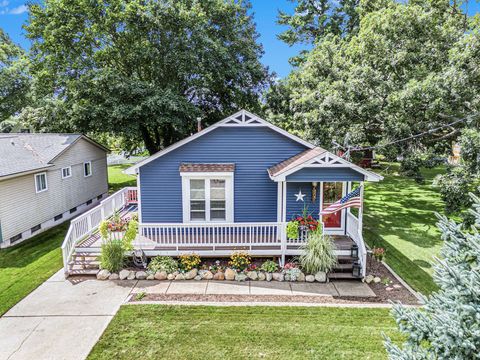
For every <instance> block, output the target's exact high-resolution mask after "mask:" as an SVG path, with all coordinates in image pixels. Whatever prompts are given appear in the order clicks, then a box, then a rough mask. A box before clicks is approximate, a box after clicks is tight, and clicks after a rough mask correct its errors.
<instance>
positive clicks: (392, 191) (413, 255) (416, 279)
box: [363, 164, 444, 294]
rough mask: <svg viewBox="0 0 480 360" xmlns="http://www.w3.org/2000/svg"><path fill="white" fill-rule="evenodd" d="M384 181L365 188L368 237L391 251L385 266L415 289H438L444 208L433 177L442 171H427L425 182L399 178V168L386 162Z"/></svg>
mask: <svg viewBox="0 0 480 360" xmlns="http://www.w3.org/2000/svg"><path fill="white" fill-rule="evenodd" d="M383 165H384V168H386V171H385V169H384V170H383V171H382V172H381V173H382V175H383V176H385V179H384V180H383V181H381V182H379V183H370V184H368V185H367V187H366V189H365V213H364V230H363V234H364V238H365V241H366V242H367V243H368V244H369V245H370V246H379V247H384V248H385V249H386V250H387V257H386V262H387V263H388V264H389V265H390V266H391V267H392V268H393V269H394V270H395V271H396V272H397V273H398V274H399V275H400V276H401V277H402V278H403V279H404V280H405V281H406V282H407V283H408V284H409V285H410V286H412V287H413V288H414V289H415V290H417V291H420V292H422V293H424V294H429V293H431V292H432V291H433V290H435V289H436V285H435V283H434V282H433V280H432V277H431V275H432V272H433V270H432V266H431V263H432V260H433V256H436V255H438V253H439V250H440V248H441V246H442V243H443V242H442V240H441V239H440V232H439V230H438V229H437V227H436V222H437V218H436V217H435V214H434V213H435V212H440V213H442V212H443V209H444V205H443V202H442V200H441V199H440V195H439V192H438V190H437V189H435V188H434V187H433V186H432V181H433V179H434V177H435V176H436V175H438V174H440V173H442V172H443V171H444V169H443V168H442V167H438V168H435V169H424V170H422V174H423V175H424V176H425V184H418V183H416V182H415V181H414V180H412V179H409V178H406V177H404V176H400V175H399V174H398V164H383Z"/></svg>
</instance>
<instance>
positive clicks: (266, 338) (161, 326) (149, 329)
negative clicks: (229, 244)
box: [88, 305, 401, 360]
mask: <svg viewBox="0 0 480 360" xmlns="http://www.w3.org/2000/svg"><path fill="white" fill-rule="evenodd" d="M382 333H385V334H386V335H388V336H391V337H392V338H393V339H394V340H395V341H400V339H401V338H400V335H399V333H398V332H396V328H395V324H394V321H393V319H392V318H391V317H390V315H389V311H388V310H387V309H366V308H365V309H356V308H322V307H263V306H251V307H222V306H218V307H208V306H163V305H124V306H122V307H121V309H120V311H119V312H118V313H117V315H116V316H115V317H114V318H113V320H112V322H111V323H110V325H109V326H108V328H107V329H106V330H105V332H104V334H103V335H102V337H101V338H100V340H99V342H98V343H97V344H96V345H95V347H94V348H93V350H92V352H91V353H90V355H89V357H88V359H117V360H118V359H202V360H203V359H252V358H253V359H290V360H291V359H313V358H314V359H384V358H386V353H385V350H384V347H383V338H382Z"/></svg>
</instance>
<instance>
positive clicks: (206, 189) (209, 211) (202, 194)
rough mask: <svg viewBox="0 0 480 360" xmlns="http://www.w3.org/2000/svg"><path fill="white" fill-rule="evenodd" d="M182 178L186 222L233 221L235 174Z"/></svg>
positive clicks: (194, 175)
mask: <svg viewBox="0 0 480 360" xmlns="http://www.w3.org/2000/svg"><path fill="white" fill-rule="evenodd" d="M182 178H183V180H182V186H183V219H184V222H233V174H231V175H225V174H221V175H213V174H212V175H208V176H207V175H204V176H198V175H196V174H187V175H182Z"/></svg>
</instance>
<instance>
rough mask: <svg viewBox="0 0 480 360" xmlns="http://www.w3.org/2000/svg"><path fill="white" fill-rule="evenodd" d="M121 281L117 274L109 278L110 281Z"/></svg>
mask: <svg viewBox="0 0 480 360" xmlns="http://www.w3.org/2000/svg"><path fill="white" fill-rule="evenodd" d="M118 279H120V276H119V275H118V274H117V273H113V274H110V276H109V277H108V280H118Z"/></svg>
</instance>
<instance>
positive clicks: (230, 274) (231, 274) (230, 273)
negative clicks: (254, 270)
mask: <svg viewBox="0 0 480 360" xmlns="http://www.w3.org/2000/svg"><path fill="white" fill-rule="evenodd" d="M235 275H237V272H236V271H235V270H232V269H227V270H225V280H230V281H232V280H235Z"/></svg>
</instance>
